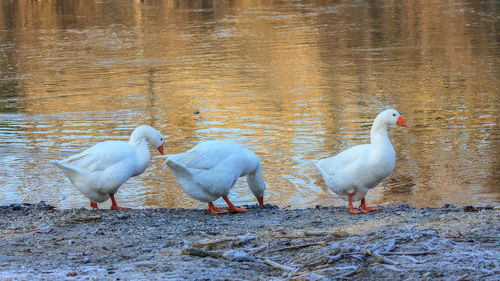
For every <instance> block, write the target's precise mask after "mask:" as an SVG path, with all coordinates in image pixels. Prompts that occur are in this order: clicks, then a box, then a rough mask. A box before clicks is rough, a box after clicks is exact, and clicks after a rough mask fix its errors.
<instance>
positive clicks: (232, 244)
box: [0, 202, 500, 280]
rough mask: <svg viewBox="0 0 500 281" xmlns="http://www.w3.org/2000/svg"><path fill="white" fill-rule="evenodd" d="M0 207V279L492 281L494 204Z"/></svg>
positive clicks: (499, 246)
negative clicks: (353, 209) (222, 209)
mask: <svg viewBox="0 0 500 281" xmlns="http://www.w3.org/2000/svg"><path fill="white" fill-rule="evenodd" d="M247 207H249V209H250V212H248V213H238V214H224V215H211V214H209V213H207V211H206V210H193V209H142V210H98V211H91V210H88V209H71V210H59V209H55V208H53V207H51V206H47V205H46V204H44V203H43V202H41V203H40V204H34V205H31V204H12V205H9V206H2V207H0V249H2V253H1V254H0V279H1V280H42V279H45V280H52V279H56V280H61V279H64V280H335V279H348V280H374V279H377V280H498V276H500V241H499V239H500V219H499V217H500V216H499V215H500V210H499V208H498V207H491V206H490V207H484V206H483V207H472V206H467V207H455V206H445V207H442V208H414V207H411V206H407V205H400V206H390V207H382V208H381V210H380V211H376V212H371V213H368V214H362V215H353V214H350V213H349V212H348V210H347V208H345V207H320V206H317V207H316V208H310V209H285V208H278V207H276V206H272V205H266V206H264V207H257V206H247Z"/></svg>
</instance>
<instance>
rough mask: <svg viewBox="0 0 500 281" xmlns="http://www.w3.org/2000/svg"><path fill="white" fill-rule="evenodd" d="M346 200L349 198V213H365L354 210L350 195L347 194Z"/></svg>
mask: <svg viewBox="0 0 500 281" xmlns="http://www.w3.org/2000/svg"><path fill="white" fill-rule="evenodd" d="M347 198H349V212H351V213H353V214H360V213H366V211H365V210H361V211H358V210H356V209H355V208H354V206H353V205H352V194H347ZM363 199H364V198H363Z"/></svg>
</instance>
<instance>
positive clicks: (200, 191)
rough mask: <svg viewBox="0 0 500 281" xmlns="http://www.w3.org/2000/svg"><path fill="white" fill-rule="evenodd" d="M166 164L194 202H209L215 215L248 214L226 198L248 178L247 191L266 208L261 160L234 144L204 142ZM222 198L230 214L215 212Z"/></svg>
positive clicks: (229, 142) (169, 157)
mask: <svg viewBox="0 0 500 281" xmlns="http://www.w3.org/2000/svg"><path fill="white" fill-rule="evenodd" d="M165 163H166V164H167V166H168V167H169V168H170V169H171V170H172V172H173V173H174V175H175V178H176V180H177V182H178V183H179V185H180V186H181V187H182V189H184V191H185V192H186V193H187V194H189V195H190V196H191V197H193V198H194V199H197V200H200V201H203V202H208V211H210V212H211V213H213V214H221V213H226V212H228V211H229V212H247V211H248V210H247V209H243V208H237V207H235V206H234V205H233V203H231V201H229V198H227V195H228V194H229V191H230V190H231V188H232V187H233V185H234V184H235V183H236V181H237V180H238V178H239V177H242V176H246V178H247V183H248V187H249V188H250V190H251V191H252V193H253V194H254V196H255V197H256V198H257V200H258V202H259V204H260V205H263V204H264V189H265V188H266V184H265V182H264V179H263V177H262V165H261V163H260V159H259V157H257V155H255V154H254V153H253V152H251V151H250V150H248V149H246V148H243V147H241V146H239V145H238V144H236V143H234V142H232V141H226V140H216V141H206V142H202V143H200V144H198V145H197V146H195V147H193V148H191V149H190V150H188V151H186V152H184V153H180V154H175V155H169V156H168V158H167V161H166V162H165ZM221 196H222V198H223V199H224V200H225V201H226V203H227V204H228V206H229V210H222V209H216V208H215V206H214V204H213V203H212V201H214V200H217V198H219V197H221Z"/></svg>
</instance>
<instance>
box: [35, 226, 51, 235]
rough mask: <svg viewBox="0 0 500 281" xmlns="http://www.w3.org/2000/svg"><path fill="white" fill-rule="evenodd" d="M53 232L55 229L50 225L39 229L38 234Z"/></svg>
mask: <svg viewBox="0 0 500 281" xmlns="http://www.w3.org/2000/svg"><path fill="white" fill-rule="evenodd" d="M53 230H54V227H52V226H51V225H48V226H45V227H41V228H39V229H38V230H37V231H36V232H38V233H50V232H52V231H53Z"/></svg>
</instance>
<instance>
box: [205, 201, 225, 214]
mask: <svg viewBox="0 0 500 281" xmlns="http://www.w3.org/2000/svg"><path fill="white" fill-rule="evenodd" d="M208 211H209V212H210V213H212V214H216V215H219V214H224V213H227V212H229V211H228V210H223V209H216V208H215V206H214V203H212V202H208Z"/></svg>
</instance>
